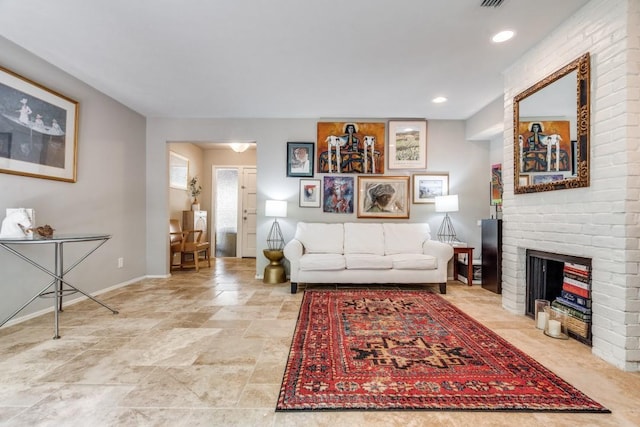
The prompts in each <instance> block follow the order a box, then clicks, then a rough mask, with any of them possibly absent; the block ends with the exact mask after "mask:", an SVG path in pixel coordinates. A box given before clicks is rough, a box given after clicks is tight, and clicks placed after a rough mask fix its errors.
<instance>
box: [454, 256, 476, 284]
mask: <svg viewBox="0 0 640 427" xmlns="http://www.w3.org/2000/svg"><path fill="white" fill-rule="evenodd" d="M459 254H467V284H468V285H469V286H471V285H472V284H473V248H470V247H466V246H454V247H453V279H454V280H458V255H459Z"/></svg>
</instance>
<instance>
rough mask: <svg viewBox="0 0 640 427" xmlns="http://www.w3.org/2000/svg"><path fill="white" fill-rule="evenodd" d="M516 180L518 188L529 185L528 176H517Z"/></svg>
mask: <svg viewBox="0 0 640 427" xmlns="http://www.w3.org/2000/svg"><path fill="white" fill-rule="evenodd" d="M518 179H519V181H520V182H519V185H520V186H524V185H529V175H519V176H518Z"/></svg>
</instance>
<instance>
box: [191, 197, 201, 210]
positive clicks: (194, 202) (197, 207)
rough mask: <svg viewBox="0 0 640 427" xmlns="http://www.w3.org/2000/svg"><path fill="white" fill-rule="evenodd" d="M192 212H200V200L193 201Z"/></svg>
mask: <svg viewBox="0 0 640 427" xmlns="http://www.w3.org/2000/svg"><path fill="white" fill-rule="evenodd" d="M191 210H192V211H199V210H200V203H198V199H196V198H194V199H193V203H192V204H191Z"/></svg>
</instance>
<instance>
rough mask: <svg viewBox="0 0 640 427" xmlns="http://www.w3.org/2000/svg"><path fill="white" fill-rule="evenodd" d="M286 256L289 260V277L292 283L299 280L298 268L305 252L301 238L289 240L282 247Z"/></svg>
mask: <svg viewBox="0 0 640 427" xmlns="http://www.w3.org/2000/svg"><path fill="white" fill-rule="evenodd" d="M282 253H283V254H284V257H285V258H286V259H287V261H289V278H290V280H291V282H292V283H294V282H297V281H298V270H299V269H300V258H301V257H302V255H303V254H304V246H303V245H302V242H301V241H300V240H296V239H293V240H291V241H289V243H287V244H286V245H285V246H284V249H282Z"/></svg>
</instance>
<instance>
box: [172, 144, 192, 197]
mask: <svg viewBox="0 0 640 427" xmlns="http://www.w3.org/2000/svg"><path fill="white" fill-rule="evenodd" d="M188 178H189V159H188V158H186V157H184V156H181V155H180V154H178V153H174V152H173V151H169V187H171V188H176V189H178V190H186V189H187V181H188Z"/></svg>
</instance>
